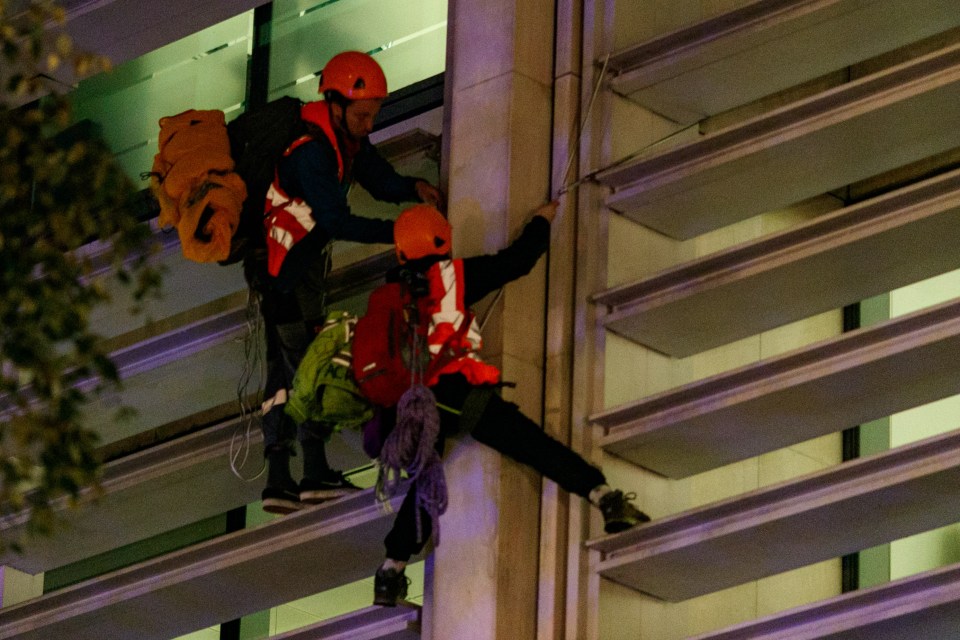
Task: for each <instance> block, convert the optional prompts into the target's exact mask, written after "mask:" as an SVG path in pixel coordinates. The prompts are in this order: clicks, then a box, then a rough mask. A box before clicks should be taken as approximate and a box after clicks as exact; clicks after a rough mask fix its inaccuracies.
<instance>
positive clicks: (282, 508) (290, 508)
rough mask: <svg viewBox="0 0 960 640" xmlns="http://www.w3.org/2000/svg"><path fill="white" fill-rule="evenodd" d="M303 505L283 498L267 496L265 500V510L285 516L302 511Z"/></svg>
mask: <svg viewBox="0 0 960 640" xmlns="http://www.w3.org/2000/svg"><path fill="white" fill-rule="evenodd" d="M302 508H303V505H302V504H300V503H299V502H294V501H293V500H283V499H281V498H266V499H265V500H264V501H263V510H264V511H266V512H267V513H273V514H276V515H281V516H285V515H288V514H291V513H294V512H295V511H300V509H302Z"/></svg>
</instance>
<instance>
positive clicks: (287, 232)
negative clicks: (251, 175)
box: [263, 100, 343, 276]
mask: <svg viewBox="0 0 960 640" xmlns="http://www.w3.org/2000/svg"><path fill="white" fill-rule="evenodd" d="M300 115H301V117H302V118H303V119H304V120H306V121H308V122H312V123H313V124H315V125H317V126H318V127H320V130H321V131H323V133H324V134H325V135H326V137H327V139H328V140H329V141H330V144H331V145H332V146H333V150H334V152H335V153H336V155H337V180H338V181H340V182H343V156H342V155H341V153H340V146H339V145H338V144H337V136H336V134H335V133H334V131H333V125H332V124H331V122H330V111H329V109H328V108H327V105H326V103H324V102H323V101H322V100H318V101H316V102H310V103H307V104H305V105H303V107H302V108H301V110H300ZM311 140H313V137H312V136H309V135H305V136H300V137H299V138H297V139H296V140H294V141H293V143H291V145H290V146H289V147H287V149H286V151H284V152H283V157H287V156H289V155H290V154H291V153H293V151H294V149H296V148H297V147H299V146H300V145H302V144H305V143H307V142H310V141H311ZM315 225H316V221H315V220H314V219H313V210H312V209H311V208H310V205H308V204H307V203H306V202H304V201H303V200H302V199H301V198H291V197H290V196H289V195H287V194H286V193H285V192H284V190H283V189H282V188H281V187H280V178H279V176H278V175H277V172H276V170H274V173H273V182H272V183H271V184H270V188H269V189H268V190H267V197H266V201H265V202H264V208H263V226H264V230H265V232H266V236H267V272H268V273H269V274H270V275H272V276H276V275H278V274H279V273H280V268H281V267H282V266H283V261H284V259H285V258H286V257H287V253H289V252H290V249H292V248H293V245H295V244H296V243H298V242H300V240H302V239H303V237H304V236H306V235H307V234H308V233H309V232H310V230H311V229H313V227H314V226H315Z"/></svg>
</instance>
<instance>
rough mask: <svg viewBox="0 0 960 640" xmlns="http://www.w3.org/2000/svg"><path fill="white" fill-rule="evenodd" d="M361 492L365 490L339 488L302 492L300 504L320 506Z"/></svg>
mask: <svg viewBox="0 0 960 640" xmlns="http://www.w3.org/2000/svg"><path fill="white" fill-rule="evenodd" d="M360 491H363V489H360V488H356V489H352V488H349V487H337V488H336V489H311V490H310V491H301V492H300V502H305V503H307V504H320V503H321V502H326V501H328V500H333V499H335V498H342V497H344V496H351V495H353V494H355V493H359V492H360Z"/></svg>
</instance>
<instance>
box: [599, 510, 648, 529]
mask: <svg viewBox="0 0 960 640" xmlns="http://www.w3.org/2000/svg"><path fill="white" fill-rule="evenodd" d="M642 515H643V517H639V518H635V519H634V518H631V519H630V520H611V521H610V522H608V523H606V525H605V526H604V527H603V531H604V533H620V532H621V531H626V530H627V529H632V528H633V527H636V526H637V525H641V524H644V523H645V522H650V518H649V517H648V516H647V515H646V514H642Z"/></svg>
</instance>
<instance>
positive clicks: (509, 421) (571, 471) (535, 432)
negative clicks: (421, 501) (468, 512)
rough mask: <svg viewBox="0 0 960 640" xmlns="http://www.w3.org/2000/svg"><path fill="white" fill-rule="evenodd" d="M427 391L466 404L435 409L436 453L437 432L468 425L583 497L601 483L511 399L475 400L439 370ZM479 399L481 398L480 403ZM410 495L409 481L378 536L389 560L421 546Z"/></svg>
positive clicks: (425, 534) (425, 518)
mask: <svg viewBox="0 0 960 640" xmlns="http://www.w3.org/2000/svg"><path fill="white" fill-rule="evenodd" d="M433 391H434V394H435V395H436V396H437V402H438V403H439V404H440V405H444V406H447V407H451V408H453V409H456V410H461V409H463V408H464V405H467V411H464V413H463V416H457V415H456V414H453V413H451V412H448V411H443V410H441V411H440V418H441V420H440V424H441V438H440V440H439V441H438V444H437V446H438V450H439V451H440V453H441V455H442V454H443V435H450V434H453V433H456V432H457V431H460V430H470V435H472V436H473V438H474V439H475V440H477V441H478V442H481V443H483V444H485V445H487V446H488V447H491V448H492V449H495V450H496V451H499V452H500V453H503V454H505V455H508V456H510V457H511V458H513V459H514V460H516V461H517V462H520V463H522V464H525V465H527V466H530V467H532V468H533V469H535V470H537V471H538V472H540V473H541V474H543V475H544V476H546V477H547V478H549V479H551V480H553V481H554V482H556V483H557V484H558V485H560V487H561V488H563V489H564V490H566V491H569V492H570V493H574V494H576V495H578V496H581V497H584V498H586V497H587V496H589V494H590V491H592V490H593V489H594V488H596V487H597V486H599V485H602V484H605V483H606V479H605V478H604V476H603V473H602V472H601V471H600V470H599V469H597V468H596V467H594V466H593V465H591V464H589V463H588V462H587V461H586V460H584V459H583V458H582V457H581V456H580V455H579V454H577V453H576V452H574V451H573V450H571V449H570V448H569V447H567V446H566V445H563V444H561V443H560V442H558V441H557V440H555V439H553V438H552V437H550V436H549V435H547V434H546V433H544V431H543V429H541V428H540V425H538V424H537V423H536V422H534V421H533V420H531V419H530V418H528V417H527V416H525V415H523V414H522V413H520V409H519V408H518V407H517V405H515V404H513V403H512V402H507V401H506V400H504V399H503V398H501V397H500V396H499V395H497V394H495V393H488V394H484V395H486V398H484V397H483V396H479V399H480V402H479V403H477V400H478V393H483V391H481V390H477V391H473V392H472V393H471V391H472V388H471V387H470V385H469V384H468V383H467V381H466V379H465V378H464V377H463V376H461V375H452V376H443V377H442V378H441V379H440V382H439V383H438V384H437V385H436V386H435V387H434V388H433ZM483 400H486V402H485V404H483ZM475 403H476V404H481V405H482V406H480V407H479V410H478V411H476V412H475V413H474V412H472V411H471V410H470V409H471V407H472V406H473V405H474V404H475ZM415 499H416V495H415V492H414V487H413V486H411V488H410V490H409V491H408V492H407V495H406V497H405V498H404V500H403V504H402V505H401V506H400V510H399V511H398V512H397V516H396V519H395V520H394V523H393V528H392V529H391V530H390V533H388V534H387V538H386V540H385V541H384V542H385V545H386V548H387V557H388V558H390V559H392V560H401V561H404V562H405V561H407V560H409V559H410V557H411V556H413V555H416V554H418V553H420V551H422V550H423V547H424V545H425V544H426V541H427V540H428V539H429V538H430V532H431V521H430V516H429V514H427V513H426V512H425V511H423V510H422V509H421V510H420V515H421V526H422V539H421V540H418V539H417V518H416V512H415Z"/></svg>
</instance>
